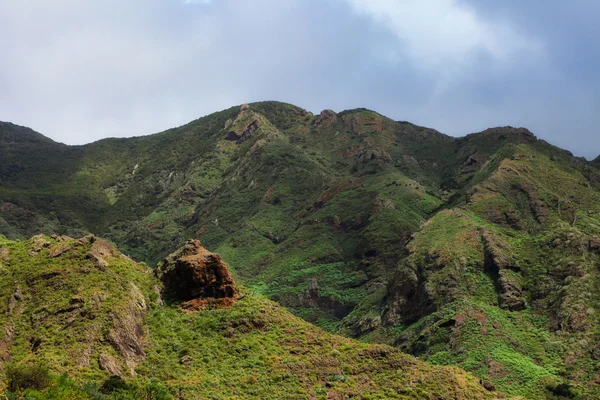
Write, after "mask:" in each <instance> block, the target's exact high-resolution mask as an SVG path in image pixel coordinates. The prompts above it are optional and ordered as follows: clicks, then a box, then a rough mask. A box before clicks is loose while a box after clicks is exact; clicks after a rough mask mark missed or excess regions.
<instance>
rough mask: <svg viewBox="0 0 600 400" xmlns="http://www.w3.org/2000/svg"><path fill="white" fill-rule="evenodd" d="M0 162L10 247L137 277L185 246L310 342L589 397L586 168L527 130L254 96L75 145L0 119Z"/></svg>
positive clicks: (591, 237) (592, 356) (592, 392)
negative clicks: (329, 340) (77, 253)
mask: <svg viewBox="0 0 600 400" xmlns="http://www.w3.org/2000/svg"><path fill="white" fill-rule="evenodd" d="M20 135H22V136H23V139H20V140H15V139H14V138H15V137H20ZM26 138H27V139H26ZM29 138H32V139H29ZM33 138H37V139H36V140H37V141H35V140H33ZM31 141H33V143H30V142H31ZM21 142H26V143H24V144H23V143H21ZM0 159H2V160H7V161H6V162H4V161H3V163H2V167H0V168H2V169H1V170H0V171H2V172H1V173H0V232H1V233H3V234H5V235H6V236H7V237H8V238H10V239H25V238H28V237H31V236H33V235H36V234H37V233H39V232H42V233H45V234H52V233H56V234H59V235H70V236H82V235H85V234H87V233H94V234H96V235H100V236H103V237H106V238H108V239H109V240H110V241H112V242H114V243H116V245H117V246H118V248H119V250H121V251H123V252H124V253H126V254H128V255H129V256H130V257H132V258H133V259H135V260H138V261H143V262H145V263H147V264H149V265H151V266H154V265H155V264H156V263H157V262H158V261H159V260H161V259H163V258H164V257H165V256H166V255H167V254H169V253H171V252H172V251H173V250H174V249H175V248H177V247H179V246H180V245H182V244H183V243H185V241H186V240H187V239H188V238H198V239H200V240H201V241H202V243H203V244H204V245H205V246H206V247H207V248H209V249H211V250H212V251H215V252H217V253H219V254H221V256H222V257H223V258H224V259H225V260H227V261H228V263H229V265H230V267H231V271H232V274H233V277H234V278H235V279H236V280H237V281H239V282H242V283H243V284H244V285H246V286H247V287H249V288H250V289H251V290H252V292H253V293H257V294H259V295H265V296H266V297H268V298H270V299H272V300H275V301H277V302H278V303H280V304H282V305H284V306H285V307H287V308H288V309H289V310H290V311H292V312H293V313H294V314H296V315H297V316H300V317H302V318H304V319H306V320H308V321H310V322H313V323H316V324H317V325H319V326H321V327H322V328H324V329H326V330H328V331H331V332H337V333H342V334H345V335H346V336H351V337H356V338H360V339H361V340H363V341H368V342H378V343H385V344H391V345H394V346H396V347H399V348H401V349H402V350H403V351H405V352H409V353H411V354H413V355H416V356H418V357H420V358H423V359H426V360H428V361H429V362H430V363H434V364H441V365H458V366H461V367H462V368H464V369H466V370H468V371H471V372H473V373H475V374H476V375H477V376H479V377H480V378H481V379H483V380H485V381H488V382H491V383H492V384H494V385H495V386H496V387H498V389H499V390H501V391H503V392H506V393H508V394H509V395H515V396H518V395H521V396H525V397H526V398H540V399H541V398H548V397H549V396H551V395H555V396H560V395H564V396H580V397H583V398H586V397H587V398H597V397H598V396H599V395H598V392H597V386H598V383H599V382H600V375H598V372H597V371H598V367H599V362H598V359H600V355H599V353H598V352H599V351H600V350H598V348H597V344H598V342H599V339H600V331H599V330H598V328H597V326H599V325H598V308H599V307H600V302H599V300H600V299H599V298H598V293H597V291H596V290H595V288H596V287H598V283H599V282H598V279H599V276H598V275H599V271H598V267H597V265H599V261H600V260H599V259H598V257H599V254H598V253H599V252H600V251H599V250H598V249H599V248H600V245H599V244H598V243H600V232H599V229H600V219H599V217H598V211H599V210H598V207H599V204H600V203H599V202H598V200H600V198H599V196H600V170H598V168H597V166H598V163H597V162H587V161H585V160H583V159H580V158H576V157H573V155H572V154H571V153H569V152H567V151H564V150H561V149H559V148H556V147H554V146H552V145H550V144H549V143H547V142H545V141H543V140H540V139H538V138H536V136H534V135H533V134H532V133H531V132H529V131H528V130H527V129H524V128H512V127H499V128H492V129H488V130H485V131H483V132H479V133H474V134H471V135H468V136H465V137H462V138H453V137H449V136H446V135H443V134H441V133H439V132H437V131H435V130H432V129H427V128H424V127H419V126H416V125H413V124H411V123H408V122H404V121H393V120H391V119H389V118H386V117H385V116H382V115H380V114H378V113H376V112H374V111H370V110H365V109H356V110H349V111H344V112H340V113H336V112H333V111H331V110H325V111H323V112H321V113H320V114H319V115H313V114H311V113H309V112H307V111H305V110H303V109H301V108H298V107H295V106H292V105H289V104H283V103H277V102H262V103H253V104H249V105H243V106H241V107H233V108H231V109H228V110H225V111H222V112H219V113H215V114H212V115H209V116H206V117H203V118H200V119H198V120H196V121H193V122H191V123H189V124H187V125H185V126H182V127H179V128H175V129H171V130H169V131H166V132H162V133H159V134H155V135H150V136H144V137H137V138H130V139H105V140H102V141H99V142H96V143H92V144H89V145H85V146H65V145H61V144H57V143H54V142H52V141H50V140H49V139H48V140H44V139H43V137H41V136H40V135H39V134H34V133H33V132H32V131H30V130H28V129H26V128H21V127H17V126H15V125H12V124H2V125H0Z"/></svg>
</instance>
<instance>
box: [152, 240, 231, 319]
mask: <svg viewBox="0 0 600 400" xmlns="http://www.w3.org/2000/svg"><path fill="white" fill-rule="evenodd" d="M156 275H157V276H158V278H159V279H160V280H162V282H163V284H164V286H165V294H166V296H167V298H170V299H172V300H175V301H181V302H182V307H183V308H185V309H188V310H203V309H205V308H208V307H224V306H228V305H231V304H233V303H234V302H235V300H236V299H237V297H238V290H237V288H236V286H235V283H234V282H233V279H232V278H231V275H230V274H229V270H228V269H227V266H226V265H225V263H224V262H223V260H222V259H221V257H220V256H219V255H218V254H215V253H211V252H210V251H208V250H207V249H205V248H204V247H203V246H202V244H201V243H200V241H199V240H195V239H190V240H188V242H187V243H186V244H185V245H184V246H183V247H182V248H180V249H179V250H177V251H176V252H174V253H173V254H170V255H169V256H168V257H167V258H166V259H165V260H164V261H163V262H161V263H160V264H159V265H158V268H157V269H156Z"/></svg>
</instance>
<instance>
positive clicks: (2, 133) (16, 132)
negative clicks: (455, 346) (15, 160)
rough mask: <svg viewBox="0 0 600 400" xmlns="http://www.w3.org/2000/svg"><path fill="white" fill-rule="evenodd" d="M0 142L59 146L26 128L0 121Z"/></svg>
mask: <svg viewBox="0 0 600 400" xmlns="http://www.w3.org/2000/svg"><path fill="white" fill-rule="evenodd" d="M0 142H3V143H9V144H17V143H19V144H59V143H57V142H55V141H54V140H52V139H50V138H48V137H46V136H44V135H42V134H41V133H38V132H36V131H34V130H33V129H31V128H28V127H26V126H20V125H16V124H13V123H12V122H3V121H0Z"/></svg>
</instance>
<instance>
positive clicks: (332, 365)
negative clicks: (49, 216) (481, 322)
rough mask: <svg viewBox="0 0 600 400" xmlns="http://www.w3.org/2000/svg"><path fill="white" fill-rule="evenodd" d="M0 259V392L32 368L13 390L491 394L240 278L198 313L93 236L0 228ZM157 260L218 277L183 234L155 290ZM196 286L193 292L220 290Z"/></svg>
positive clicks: (166, 395) (153, 395)
mask: <svg viewBox="0 0 600 400" xmlns="http://www.w3.org/2000/svg"><path fill="white" fill-rule="evenodd" d="M0 263H1V266H0V273H1V274H2V280H1V281H0V298H2V302H1V303H0V304H1V305H0V308H1V309H0V311H1V312H0V326H1V329H0V332H1V333H0V335H1V336H0V367H1V370H2V373H1V374H0V375H2V376H4V377H5V378H6V377H8V382H7V380H6V379H3V381H2V382H3V389H2V390H0V391H5V390H10V389H11V385H12V386H14V385H16V384H17V383H18V382H21V381H19V380H17V379H16V378H15V377H20V376H22V375H26V376H29V375H28V371H40V370H41V371H43V370H44V369H45V368H49V371H50V373H51V375H50V376H51V378H50V380H49V381H48V380H47V379H45V380H44V379H43V377H44V376H46V375H44V373H43V372H37V375H36V376H37V378H36V379H33V380H32V382H34V383H35V384H40V385H41V387H39V388H38V389H37V390H34V389H27V390H23V388H21V389H19V388H18V387H17V388H12V390H17V391H20V392H21V394H22V395H23V396H24V397H22V398H35V399H45V398H48V399H73V398H77V399H87V398H89V399H109V398H115V399H124V398H126V399H139V398H146V399H171V398H173V399H174V398H177V399H197V398H203V399H222V398H239V399H254V398H255V399H264V398H277V399H308V398H319V399H325V398H327V399H342V398H358V399H361V398H364V399H383V398H385V399H421V398H432V399H433V398H438V399H441V398H454V399H491V398H496V394H495V393H494V392H492V391H489V390H487V389H485V388H484V387H483V386H482V385H480V383H479V380H478V379H476V378H474V377H472V376H471V375H469V374H467V373H465V372H464V371H461V370H459V369H458V368H453V367H435V366H432V365H428V364H426V363H424V362H422V361H419V360H417V359H415V358H413V357H411V356H407V355H404V354H403V353H401V352H400V351H398V350H395V349H393V348H391V347H388V346H384V345H368V344H364V343H360V342H357V341H353V340H351V339H346V338H342V337H339V336H335V335H331V334H327V333H325V332H323V331H321V330H320V329H319V328H316V327H315V326H313V325H311V324H309V323H306V322H304V321H302V320H300V319H298V318H297V317H294V316H292V315H291V314H290V313H288V312H287V311H285V310H284V309H283V308H282V307H280V306H279V305H277V304H276V303H273V302H272V301H269V300H267V299H265V298H264V297H262V296H258V295H254V294H251V293H248V292H247V291H246V290H245V289H242V293H241V294H240V295H237V294H235V293H234V292H227V293H228V295H230V296H232V297H230V299H231V302H228V303H227V304H225V303H223V302H218V304H219V305H218V306H217V303H215V302H213V303H212V305H213V306H211V307H209V308H208V309H204V310H203V311H190V309H189V307H188V308H186V306H185V304H186V303H182V302H180V301H176V297H177V296H175V297H173V293H171V296H169V297H167V298H166V300H168V299H171V301H169V302H168V303H167V304H166V305H165V304H164V303H163V299H162V297H161V293H162V292H163V290H162V282H161V281H159V280H158V279H157V278H155V276H154V274H153V273H151V270H150V269H148V268H147V267H146V266H144V265H141V264H138V263H135V262H134V261H132V260H131V259H129V258H127V257H125V256H123V255H122V254H120V253H119V252H118V251H117V250H116V249H115V248H114V247H113V246H112V245H110V244H109V243H107V242H105V241H103V240H102V239H98V238H96V237H94V236H86V237H83V238H81V239H71V238H69V237H64V236H63V237H59V236H54V237H45V236H42V235H39V236H36V237H34V238H32V239H31V240H29V241H26V242H14V241H8V240H6V239H4V238H0ZM186 263H187V264H186ZM210 263H212V265H209V264H210ZM165 264H166V265H167V266H166V267H165ZM169 265H171V266H172V267H173V268H175V266H176V267H177V268H179V269H177V270H176V271H175V272H176V275H175V276H178V277H185V270H184V269H182V268H184V267H182V265H188V267H190V265H193V266H194V267H193V268H196V269H195V271H196V272H199V271H201V270H202V271H204V272H205V273H206V274H211V273H212V272H214V271H216V270H215V269H214V268H217V269H219V268H220V269H222V270H221V271H220V272H219V275H220V276H222V275H223V274H227V270H226V267H225V266H224V265H223V264H222V261H221V259H220V258H219V257H218V256H217V255H214V254H212V253H209V252H207V251H206V250H205V249H203V248H202V247H201V246H200V245H199V243H195V242H189V243H188V244H186V246H185V247H184V248H182V249H181V250H179V251H178V252H176V253H174V254H173V255H172V256H171V257H170V258H169V259H167V260H166V261H165V263H163V269H162V272H161V274H163V275H162V276H163V280H164V281H165V285H167V287H166V288H165V289H167V288H169V287H170V286H168V283H167V282H170V281H169V280H168V279H164V276H165V275H168V274H169V271H170V268H171V267H169ZM190 268H191V267H190ZM198 268H200V269H198ZM211 268H213V270H211ZM223 268H224V269H223ZM211 271H212V272H211ZM207 276H208V275H207ZM171 278H173V276H171ZM209 281H210V279H209ZM186 282H188V283H189V282H190V281H189V280H188V279H186ZM213 282H214V281H213ZM224 282H228V283H227V284H232V282H230V281H227V278H222V280H218V283H221V284H224ZM174 287H177V288H181V286H179V285H176V286H174ZM211 287H212V289H210V288H211ZM222 287H225V286H220V288H222ZM195 289H197V290H200V292H201V293H202V297H201V298H195V299H193V300H203V301H207V300H211V299H213V300H215V299H224V298H225V297H224V296H225V295H223V296H221V295H220V294H219V290H214V289H215V286H214V285H213V286H206V285H205V284H199V283H197V286H195ZM200 292H198V293H200ZM165 293H167V292H165ZM177 295H182V293H177ZM15 371H17V372H15ZM7 384H8V389H7ZM11 398H13V397H11ZM19 398H21V397H19Z"/></svg>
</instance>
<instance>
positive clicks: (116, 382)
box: [100, 375, 129, 394]
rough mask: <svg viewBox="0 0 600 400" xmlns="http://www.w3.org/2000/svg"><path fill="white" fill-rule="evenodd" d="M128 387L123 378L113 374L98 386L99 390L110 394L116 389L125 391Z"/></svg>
mask: <svg viewBox="0 0 600 400" xmlns="http://www.w3.org/2000/svg"><path fill="white" fill-rule="evenodd" d="M128 388H129V386H128V385H127V382H125V381H124V380H123V378H121V377H120V376H116V375H113V376H111V377H110V378H108V379H107V380H105V381H104V383H103V384H102V386H101V387H100V392H101V393H104V394H111V393H113V392H115V391H118V390H123V391H126V390H127V389H128Z"/></svg>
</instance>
